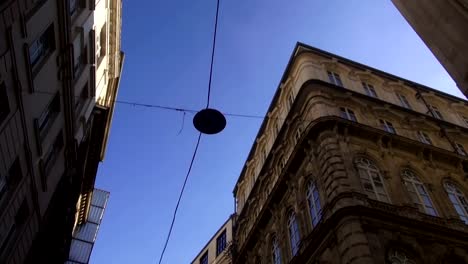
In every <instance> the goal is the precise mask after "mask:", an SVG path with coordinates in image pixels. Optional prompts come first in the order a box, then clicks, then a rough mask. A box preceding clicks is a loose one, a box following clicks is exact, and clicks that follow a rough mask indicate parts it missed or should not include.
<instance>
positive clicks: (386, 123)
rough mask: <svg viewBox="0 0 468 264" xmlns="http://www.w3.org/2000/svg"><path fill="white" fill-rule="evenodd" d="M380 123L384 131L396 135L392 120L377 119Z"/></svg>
mask: <svg viewBox="0 0 468 264" xmlns="http://www.w3.org/2000/svg"><path fill="white" fill-rule="evenodd" d="M379 122H380V125H381V127H382V128H383V130H384V131H386V132H388V133H391V134H394V135H397V132H396V129H395V127H394V126H393V124H392V122H390V121H388V120H386V119H379Z"/></svg>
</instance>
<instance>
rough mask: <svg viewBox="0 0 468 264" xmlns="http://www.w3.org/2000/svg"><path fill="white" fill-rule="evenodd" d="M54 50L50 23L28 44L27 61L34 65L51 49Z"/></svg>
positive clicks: (53, 34)
mask: <svg viewBox="0 0 468 264" xmlns="http://www.w3.org/2000/svg"><path fill="white" fill-rule="evenodd" d="M54 50H55V33H54V25H53V24H52V25H50V26H49V27H48V28H47V29H46V31H45V32H44V33H42V35H41V36H39V38H37V39H36V40H35V41H33V42H32V43H31V45H30V46H29V61H30V62H31V67H33V68H34V67H35V66H37V65H38V64H39V62H41V61H42V60H43V59H44V58H46V57H47V55H49V54H50V53H51V52H52V51H54Z"/></svg>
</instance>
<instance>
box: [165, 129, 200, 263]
mask: <svg viewBox="0 0 468 264" xmlns="http://www.w3.org/2000/svg"><path fill="white" fill-rule="evenodd" d="M201 135H202V134H201V133H199V134H198V139H197V144H196V145H195V150H194V151H193V155H192V160H191V161H190V165H189V168H188V171H187V175H185V179H184V184H183V185H182V189H181V190H180V194H179V199H178V200H177V204H176V207H175V210H174V215H173V216H172V222H171V226H170V227H169V233H168V234H167V237H166V242H165V243H164V248H163V250H162V252H161V256H160V257H159V264H161V261H162V259H163V257H164V253H165V252H166V248H167V244H168V243H169V239H170V238H171V234H172V228H173V227H174V223H175V220H176V216H177V211H178V209H179V204H180V200H181V199H182V194H183V193H184V190H185V185H186V184H187V180H188V177H189V176H190V172H191V171H192V166H193V162H194V161H195V156H196V155H197V152H198V146H199V145H200V139H201Z"/></svg>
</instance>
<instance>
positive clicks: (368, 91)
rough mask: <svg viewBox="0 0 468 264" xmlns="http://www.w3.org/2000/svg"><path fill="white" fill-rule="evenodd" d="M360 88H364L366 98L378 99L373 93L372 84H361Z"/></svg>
mask: <svg viewBox="0 0 468 264" xmlns="http://www.w3.org/2000/svg"><path fill="white" fill-rule="evenodd" d="M362 88H364V92H366V94H367V95H368V96H370V97H374V98H378V96H377V93H376V92H375V89H374V86H372V84H368V83H365V82H362Z"/></svg>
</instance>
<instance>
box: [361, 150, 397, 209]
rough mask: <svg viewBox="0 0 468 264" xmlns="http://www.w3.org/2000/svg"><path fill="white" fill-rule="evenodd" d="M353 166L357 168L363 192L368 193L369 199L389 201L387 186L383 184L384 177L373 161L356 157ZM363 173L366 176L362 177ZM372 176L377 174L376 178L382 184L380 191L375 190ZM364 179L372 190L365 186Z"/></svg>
mask: <svg viewBox="0 0 468 264" xmlns="http://www.w3.org/2000/svg"><path fill="white" fill-rule="evenodd" d="M355 166H356V168H357V171H358V174H359V179H360V181H361V186H362V188H363V190H364V192H365V193H366V194H368V196H369V197H370V198H371V199H374V200H377V201H380V202H387V203H391V200H390V195H389V194H388V191H387V188H386V186H385V181H384V178H383V177H382V173H381V171H380V169H379V167H377V165H376V164H375V162H374V161H372V160H371V159H369V158H366V157H358V158H357V159H356V160H355ZM364 173H365V175H366V176H367V177H363V174H364ZM374 176H377V178H378V180H379V181H380V184H381V185H382V187H381V189H382V191H381V192H378V191H377V188H376V184H375V180H374ZM364 181H366V182H368V184H370V186H371V187H372V190H370V189H368V188H367V187H366V185H365V182H364ZM381 196H382V197H384V198H385V199H386V200H385V199H382V198H381Z"/></svg>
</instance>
